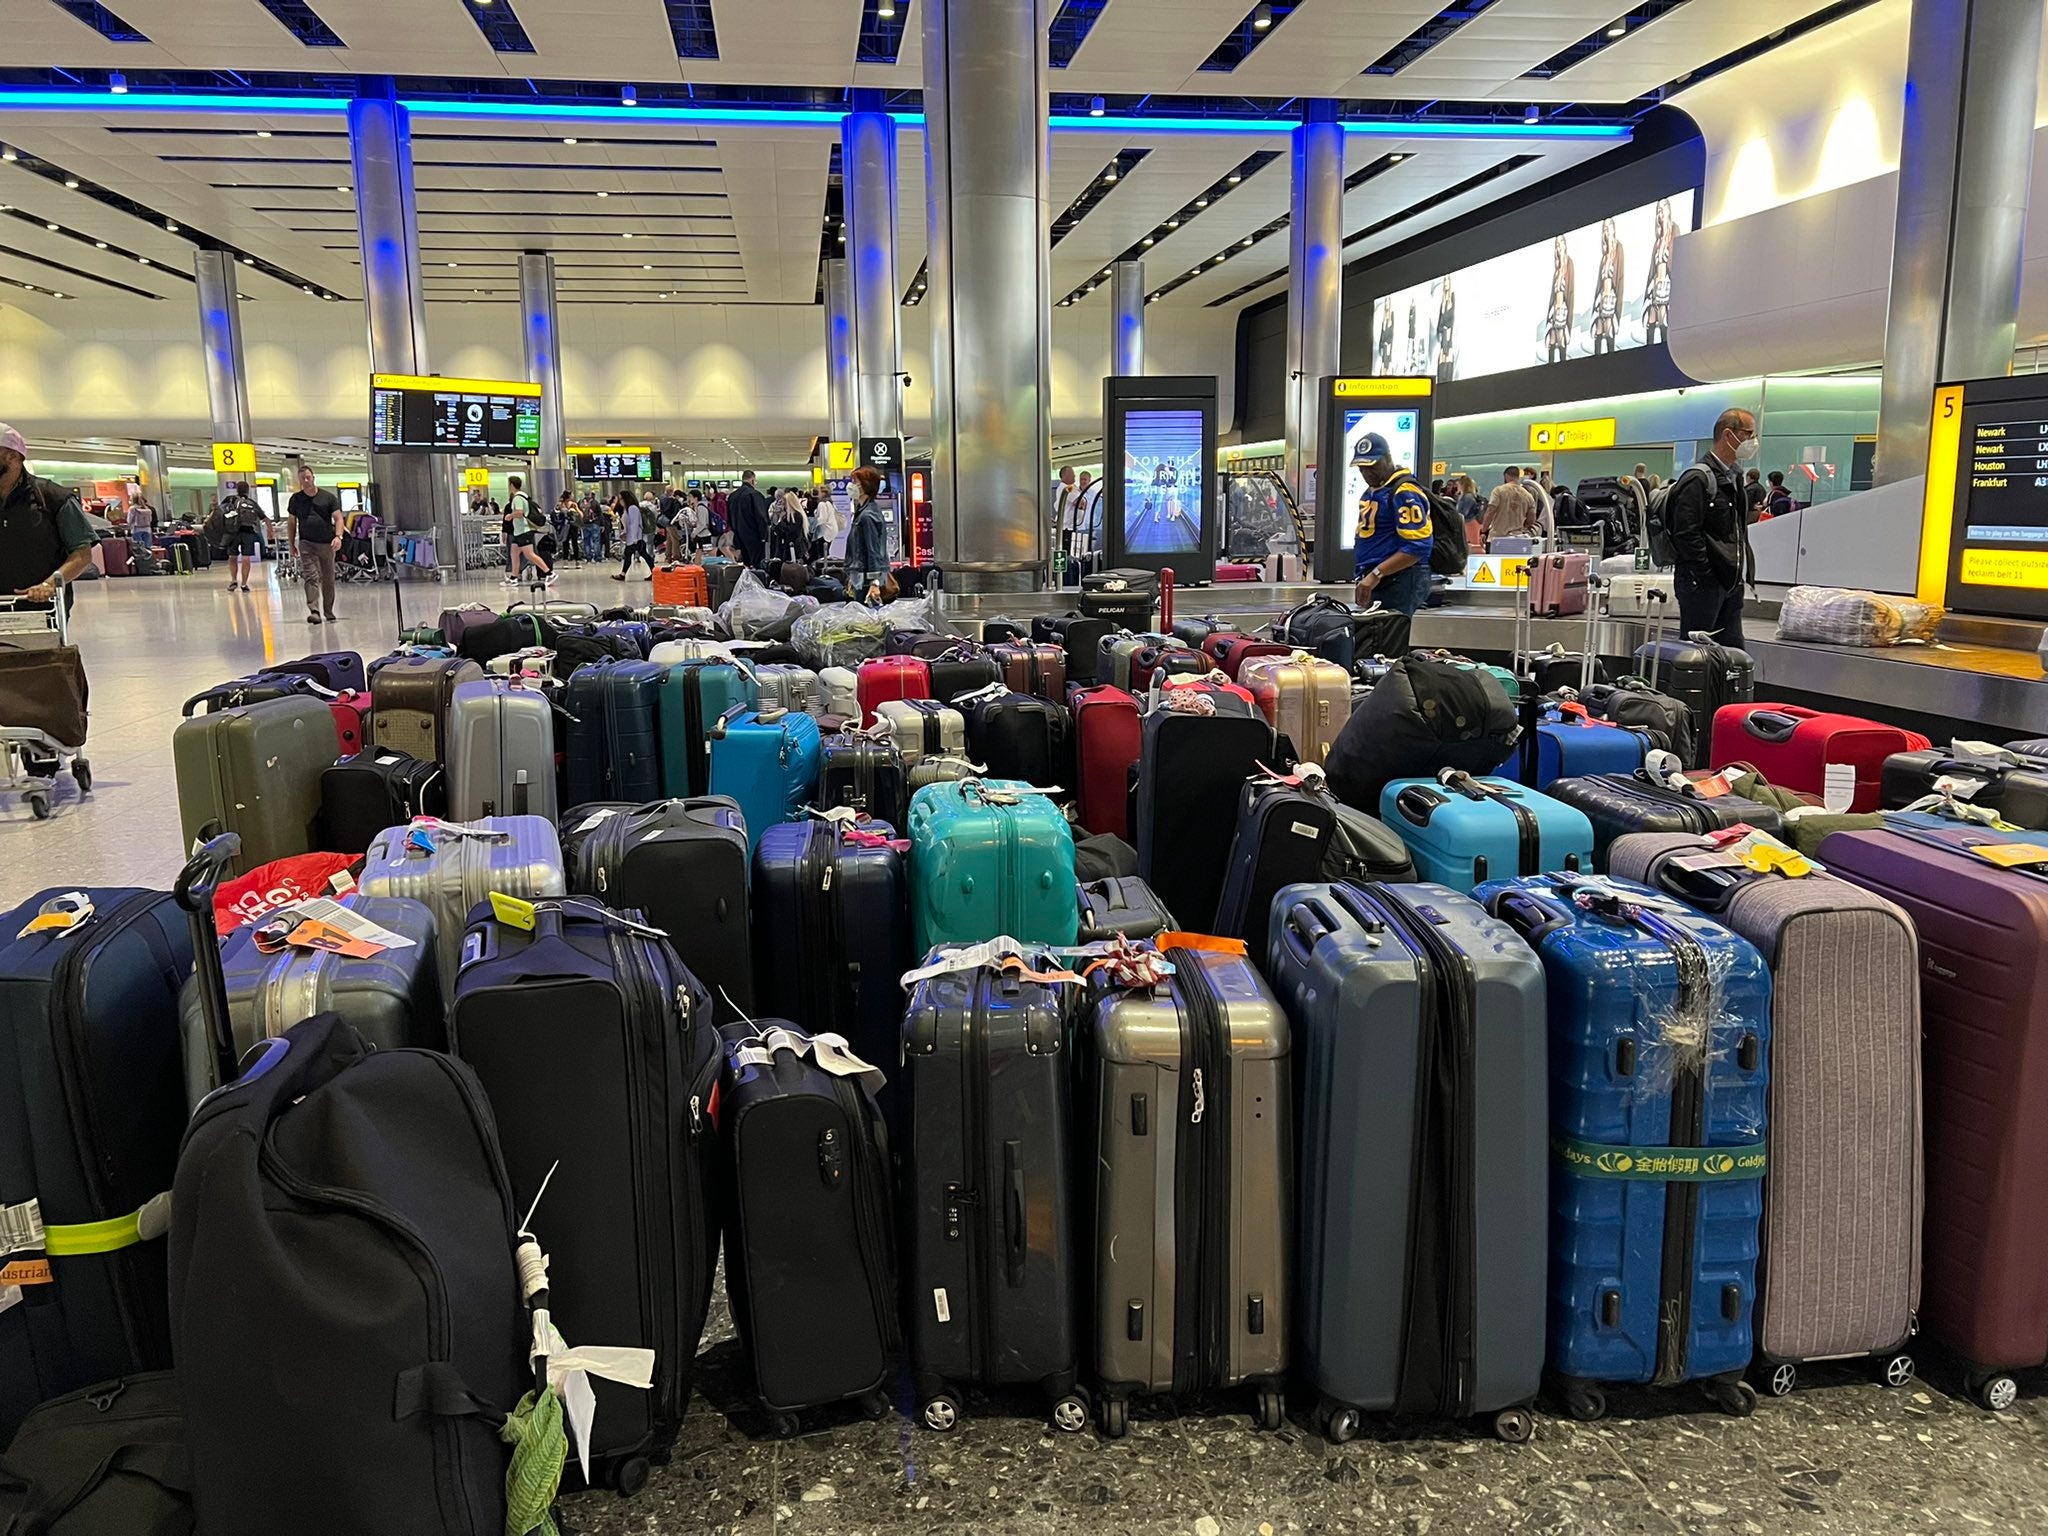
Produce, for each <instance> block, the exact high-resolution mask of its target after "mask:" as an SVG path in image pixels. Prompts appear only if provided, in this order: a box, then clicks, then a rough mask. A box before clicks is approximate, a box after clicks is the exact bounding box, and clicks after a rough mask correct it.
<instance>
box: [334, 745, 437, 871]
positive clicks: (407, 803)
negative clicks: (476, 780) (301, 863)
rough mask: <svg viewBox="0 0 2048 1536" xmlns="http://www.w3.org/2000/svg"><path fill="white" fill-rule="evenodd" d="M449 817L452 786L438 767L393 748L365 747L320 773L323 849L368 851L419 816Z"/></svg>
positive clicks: (353, 851)
mask: <svg viewBox="0 0 2048 1536" xmlns="http://www.w3.org/2000/svg"><path fill="white" fill-rule="evenodd" d="M447 814H448V783H447V778H446V776H445V774H444V772H443V770H442V767H441V765H440V764H439V763H437V762H435V761H434V760H433V759H432V758H424V757H414V756H412V755H411V754H410V753H406V752H400V751H398V750H397V749H396V748H393V747H365V748H363V750H362V751H360V752H358V753H356V754H355V755H354V756H352V757H344V758H343V759H342V760H341V761H340V762H338V763H336V764H335V765H334V766H333V767H331V768H329V769H327V770H326V771H325V772H324V773H322V774H321V775H320V821H319V829H320V830H319V837H320V848H321V851H322V852H325V853H366V852H368V851H369V847H370V840H371V839H372V838H374V837H375V836H376V835H377V834H378V833H379V832H382V831H383V830H384V829H385V828H386V827H402V826H404V825H406V824H407V823H408V822H410V821H411V820H412V819H413V818H414V817H416V816H445V815H447Z"/></svg>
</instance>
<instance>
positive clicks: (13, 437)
mask: <svg viewBox="0 0 2048 1536" xmlns="http://www.w3.org/2000/svg"><path fill="white" fill-rule="evenodd" d="M0 448H12V449H13V450H14V451H15V452H16V453H18V454H20V455H21V456H22V457H23V458H24V459H25V458H27V457H28V444H27V443H25V442H23V441H22V437H21V434H20V433H19V432H17V431H15V430H14V428H12V427H0Z"/></svg>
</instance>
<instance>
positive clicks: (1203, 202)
mask: <svg viewBox="0 0 2048 1536" xmlns="http://www.w3.org/2000/svg"><path fill="white" fill-rule="evenodd" d="M1195 206H1196V207H1197V208H1206V207H1208V206H1209V199H1207V198H1206V197H1198V198H1196V199H1195Z"/></svg>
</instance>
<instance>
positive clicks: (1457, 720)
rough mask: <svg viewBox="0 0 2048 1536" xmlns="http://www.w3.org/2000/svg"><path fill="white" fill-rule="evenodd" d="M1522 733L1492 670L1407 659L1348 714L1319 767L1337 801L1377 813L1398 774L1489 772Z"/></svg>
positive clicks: (1511, 703)
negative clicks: (1383, 792)
mask: <svg viewBox="0 0 2048 1536" xmlns="http://www.w3.org/2000/svg"><path fill="white" fill-rule="evenodd" d="M1521 734H1522V729H1521V725H1520V724H1519V722H1518V721H1517V719H1516V715H1515V705H1514V701H1513V700H1511V699H1510V698H1509V697H1508V695H1507V690H1506V689H1505V688H1503V687H1501V685H1500V679H1498V678H1497V677H1495V676H1494V675H1493V674H1492V673H1491V672H1487V671H1484V670H1482V669H1480V668H1477V667H1461V666H1459V665H1457V664H1456V663H1454V662H1443V661H1430V660H1428V659H1426V658H1424V657H1420V656H1409V657H1406V658H1404V659H1403V660H1400V661H1397V662H1395V663H1394V664H1393V666H1391V667H1390V668H1388V669H1387V675H1386V676H1385V677H1384V678H1382V679H1381V680H1380V681H1379V683H1378V684H1376V685H1375V686H1374V688H1373V690H1372V692H1370V693H1368V694H1367V695H1366V696H1365V697H1364V699H1362V700H1361V701H1360V702H1359V705H1358V708H1357V709H1355V710H1354V711H1352V715H1351V718H1350V720H1349V721H1347V722H1346V723H1345V726H1344V729H1343V730H1342V731H1341V732H1339V733H1338V736H1337V741H1336V744H1335V745H1334V746H1332V747H1331V748H1330V756H1329V760H1328V761H1327V762H1326V763H1324V765H1323V767H1324V769H1325V771H1326V772H1327V773H1328V774H1329V777H1330V788H1332V789H1333V790H1335V791H1336V792H1337V798H1338V799H1340V800H1342V801H1343V802H1344V803H1345V804H1346V805H1353V806H1356V807H1358V809H1360V810H1361V811H1368V812H1371V813H1372V814H1374V815H1378V814H1379V808H1380V791H1381V790H1382V789H1385V788H1386V787H1387V785H1388V784H1390V783H1391V782H1393V781H1394V780H1395V779H1427V778H1433V777H1435V776H1436V774H1437V772H1438V771H1439V770H1441V769H1444V768H1459V769H1463V770H1464V771H1465V772H1466V773H1474V774H1480V773H1491V772H1493V771H1494V769H1496V768H1498V767H1499V766H1500V765H1501V764H1502V763H1504V762H1506V761H1507V760H1508V758H1509V757H1510V756H1512V755H1513V753H1514V749H1515V743H1516V742H1517V741H1519V740H1520V739H1521Z"/></svg>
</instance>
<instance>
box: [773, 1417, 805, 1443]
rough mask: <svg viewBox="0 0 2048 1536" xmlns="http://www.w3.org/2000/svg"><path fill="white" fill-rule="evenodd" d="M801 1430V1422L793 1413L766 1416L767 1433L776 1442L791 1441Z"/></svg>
mask: <svg viewBox="0 0 2048 1536" xmlns="http://www.w3.org/2000/svg"><path fill="white" fill-rule="evenodd" d="M800 1428H802V1421H801V1420H800V1419H798V1418H797V1416H796V1415H795V1414H793V1413H771V1414H769V1415H768V1431H769V1433H770V1434H772V1435H774V1436H775V1438H776V1439H778V1440H793V1439H795V1438H796V1432H797V1430H798V1429H800Z"/></svg>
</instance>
